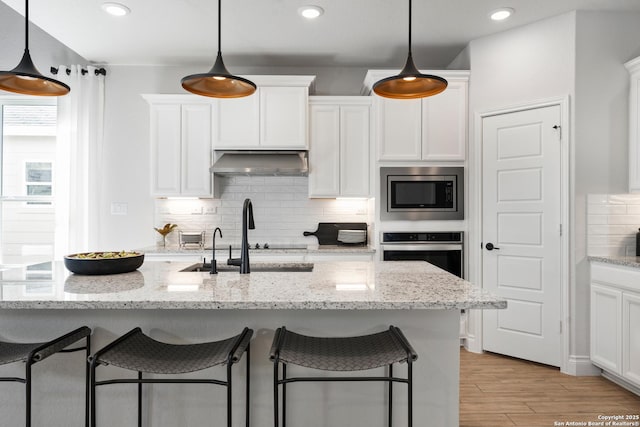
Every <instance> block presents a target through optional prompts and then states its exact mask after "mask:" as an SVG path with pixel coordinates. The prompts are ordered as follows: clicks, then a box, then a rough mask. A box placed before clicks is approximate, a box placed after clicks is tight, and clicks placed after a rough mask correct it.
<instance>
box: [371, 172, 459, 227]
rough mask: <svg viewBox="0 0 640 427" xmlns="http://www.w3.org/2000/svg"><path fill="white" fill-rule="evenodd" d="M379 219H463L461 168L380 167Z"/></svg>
mask: <svg viewBox="0 0 640 427" xmlns="http://www.w3.org/2000/svg"><path fill="white" fill-rule="evenodd" d="M380 193H381V194H380V196H381V197H380V219H381V220H383V221H385V220H462V219H464V168H461V167H393V168H387V167H382V168H380Z"/></svg>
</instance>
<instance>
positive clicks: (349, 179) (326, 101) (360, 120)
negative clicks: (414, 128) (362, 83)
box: [309, 96, 371, 197]
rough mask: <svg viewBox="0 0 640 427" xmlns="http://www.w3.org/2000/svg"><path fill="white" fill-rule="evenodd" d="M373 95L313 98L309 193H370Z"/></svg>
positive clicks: (330, 195) (352, 195)
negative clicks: (371, 96)
mask: <svg viewBox="0 0 640 427" xmlns="http://www.w3.org/2000/svg"><path fill="white" fill-rule="evenodd" d="M370 116H371V99H370V97H326V96H322V97H321V96H314V97H311V98H310V120H309V121H310V128H309V134H310V148H309V197H369V194H370V188H369V187H370V184H369V183H370V179H369V174H370V169H369V164H370V157H369V145H370V126H371V117H370Z"/></svg>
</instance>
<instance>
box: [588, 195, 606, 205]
mask: <svg viewBox="0 0 640 427" xmlns="http://www.w3.org/2000/svg"><path fill="white" fill-rule="evenodd" d="M608 202H609V196H608V195H606V194H589V195H588V196H587V203H589V204H590V205H596V204H598V205H606V204H607V203H608Z"/></svg>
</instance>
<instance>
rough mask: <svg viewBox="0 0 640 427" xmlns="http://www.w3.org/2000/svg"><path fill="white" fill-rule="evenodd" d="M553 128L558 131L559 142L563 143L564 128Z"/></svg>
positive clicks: (558, 126)
mask: <svg viewBox="0 0 640 427" xmlns="http://www.w3.org/2000/svg"><path fill="white" fill-rule="evenodd" d="M553 128H554V129H555V130H557V131H558V136H559V137H560V138H559V140H560V141H562V126H560V125H555V126H554V127H553Z"/></svg>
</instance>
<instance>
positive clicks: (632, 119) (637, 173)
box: [625, 57, 640, 192]
mask: <svg viewBox="0 0 640 427" xmlns="http://www.w3.org/2000/svg"><path fill="white" fill-rule="evenodd" d="M625 66H626V67H627V70H629V73H630V74H631V90H630V94H629V191H630V192H640V57H639V58H636V59H633V60H631V61H629V62H627V63H626V64H625Z"/></svg>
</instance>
